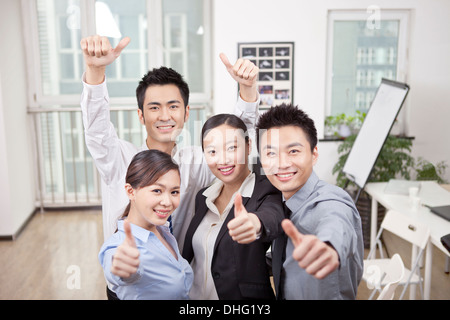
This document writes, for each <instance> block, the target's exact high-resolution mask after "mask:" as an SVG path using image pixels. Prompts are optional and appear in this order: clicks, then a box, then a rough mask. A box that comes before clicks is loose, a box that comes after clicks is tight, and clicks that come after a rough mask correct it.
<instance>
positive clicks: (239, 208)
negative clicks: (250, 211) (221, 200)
mask: <svg viewBox="0 0 450 320" xmlns="http://www.w3.org/2000/svg"><path fill="white" fill-rule="evenodd" d="M244 213H247V210H245V207H244V205H243V204H242V196H241V194H240V193H239V192H238V193H237V194H236V197H235V198H234V216H235V217H238V216H240V215H242V214H244Z"/></svg>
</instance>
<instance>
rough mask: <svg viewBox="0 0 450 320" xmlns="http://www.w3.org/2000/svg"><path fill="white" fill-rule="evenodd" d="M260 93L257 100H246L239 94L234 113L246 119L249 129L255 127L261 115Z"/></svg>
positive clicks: (243, 119)
mask: <svg viewBox="0 0 450 320" xmlns="http://www.w3.org/2000/svg"><path fill="white" fill-rule="evenodd" d="M259 101H260V98H259V94H258V99H257V100H256V102H246V101H244V100H242V98H241V97H240V96H239V97H238V100H237V102H236V107H235V110H234V114H235V115H236V116H238V117H239V118H241V119H242V121H244V123H245V125H246V126H247V129H248V130H251V129H255V127H256V121H257V120H258V117H259V108H258V107H259Z"/></svg>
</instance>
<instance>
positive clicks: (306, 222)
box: [281, 172, 364, 300]
mask: <svg viewBox="0 0 450 320" xmlns="http://www.w3.org/2000/svg"><path fill="white" fill-rule="evenodd" d="M286 205H287V207H288V208H289V209H290V210H291V212H292V214H291V216H290V219H291V220H292V222H293V223H294V224H295V226H296V227H297V229H298V230H299V231H300V232H301V233H302V234H313V235H315V236H317V237H318V238H319V239H320V240H321V241H324V242H329V243H330V244H331V245H332V246H333V247H334V249H336V251H337V253H338V255H339V262H340V265H339V267H338V269H336V270H335V271H333V272H332V273H330V274H329V275H328V276H327V277H326V278H324V279H322V280H319V279H316V278H314V277H313V276H311V275H309V274H308V273H306V271H305V270H304V269H302V268H300V267H299V265H298V262H297V261H295V260H294V259H293V258H292V251H293V249H294V246H293V244H292V241H291V240H290V239H288V242H287V246H286V260H285V261H284V263H283V271H282V279H281V281H282V284H283V285H282V288H283V293H284V298H286V299H297V300H298V299H355V298H356V292H357V289H358V285H359V282H360V280H361V276H362V273H363V259H364V243H363V237H362V230H361V218H360V216H359V213H358V210H357V209H356V207H355V204H354V202H353V200H352V199H351V198H350V196H349V195H348V193H347V192H346V191H344V190H343V189H341V188H339V187H337V186H334V185H331V184H328V183H326V182H324V181H322V180H319V178H318V177H317V175H316V174H315V173H314V172H312V174H311V176H310V177H309V179H308V181H307V182H306V183H305V185H304V186H303V187H302V188H301V189H300V190H299V191H297V192H296V193H295V194H294V195H293V196H292V197H291V198H290V199H289V200H287V201H286Z"/></svg>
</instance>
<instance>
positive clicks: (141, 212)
mask: <svg viewBox="0 0 450 320" xmlns="http://www.w3.org/2000/svg"><path fill="white" fill-rule="evenodd" d="M125 189H126V191H127V195H128V197H129V199H130V202H131V207H130V212H129V214H128V219H129V221H130V222H131V223H133V224H135V225H138V226H140V227H142V228H145V229H148V230H151V229H153V228H154V227H155V226H161V225H164V224H165V223H166V221H167V219H168V218H169V216H170V215H171V214H172V213H173V211H174V210H175V209H176V208H177V207H178V205H179V204H180V174H179V173H178V171H177V170H170V171H168V172H167V173H166V174H164V175H162V176H161V177H160V178H159V179H158V180H157V181H156V182H155V183H154V184H152V185H149V186H146V187H142V188H139V189H136V190H135V189H133V188H132V187H131V185H130V184H127V185H125Z"/></svg>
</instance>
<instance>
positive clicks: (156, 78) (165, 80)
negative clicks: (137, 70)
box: [136, 67, 189, 111]
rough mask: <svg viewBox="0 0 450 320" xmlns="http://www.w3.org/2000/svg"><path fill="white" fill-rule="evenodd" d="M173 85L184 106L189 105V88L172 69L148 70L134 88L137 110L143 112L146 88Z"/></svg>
mask: <svg viewBox="0 0 450 320" xmlns="http://www.w3.org/2000/svg"><path fill="white" fill-rule="evenodd" d="M167 84H173V85H175V86H177V88H178V89H179V90H180V94H181V97H182V98H183V102H184V106H185V107H186V106H187V105H188V104H189V86H188V84H187V83H186V81H184V79H183V77H182V76H181V75H180V74H179V73H178V72H176V71H175V70H173V69H172V68H167V67H161V68H154V69H153V70H150V71H149V72H147V74H145V75H144V76H143V77H142V80H141V81H140V82H139V85H138V87H137V88H136V98H137V102H138V106H139V109H141V111H144V110H143V108H144V99H145V92H146V91H147V88H148V87H150V86H153V85H167Z"/></svg>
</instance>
